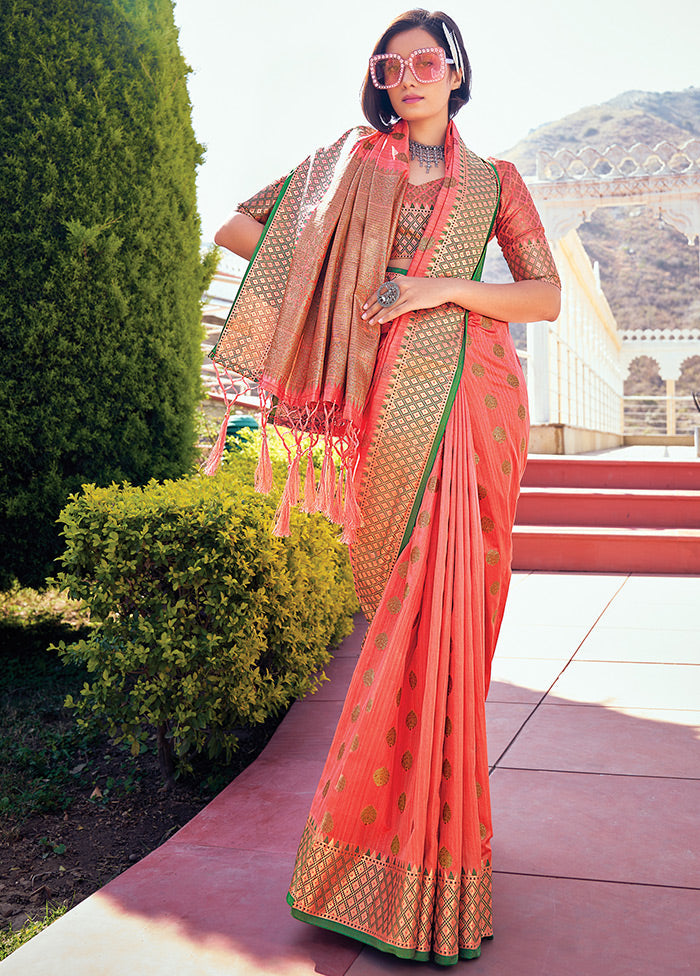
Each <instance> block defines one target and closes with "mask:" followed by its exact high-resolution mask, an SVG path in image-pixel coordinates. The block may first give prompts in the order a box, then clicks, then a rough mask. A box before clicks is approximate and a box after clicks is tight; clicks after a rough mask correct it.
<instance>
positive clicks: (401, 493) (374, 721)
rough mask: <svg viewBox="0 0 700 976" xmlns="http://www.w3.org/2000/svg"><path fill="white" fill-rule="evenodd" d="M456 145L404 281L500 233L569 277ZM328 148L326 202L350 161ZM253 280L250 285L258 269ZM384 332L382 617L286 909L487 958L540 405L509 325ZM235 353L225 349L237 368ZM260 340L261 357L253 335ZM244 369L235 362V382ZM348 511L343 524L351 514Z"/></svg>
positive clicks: (499, 183) (364, 586) (361, 585)
mask: <svg viewBox="0 0 700 976" xmlns="http://www.w3.org/2000/svg"><path fill="white" fill-rule="evenodd" d="M344 138H346V139H347V137H344ZM352 138H357V136H356V135H355V136H353V137H352ZM363 138H366V137H365V136H363V135H361V136H360V140H362V139H363ZM369 138H370V139H372V138H374V137H373V136H370V137H369ZM336 145H338V144H336ZM342 145H343V147H345V148H343V150H342V152H346V151H347V150H346V147H347V141H346V142H343V143H342ZM445 148H446V175H445V180H444V181H443V185H442V187H441V189H440V191H439V194H438V199H437V201H436V204H435V207H434V210H433V213H432V216H431V218H430V220H429V222H428V225H427V227H426V231H425V236H424V238H423V240H422V241H421V242H420V244H419V247H418V249H417V251H416V254H415V256H414V258H413V259H412V261H411V265H410V267H409V269H408V274H409V275H416V276H419V275H435V276H439V275H442V276H449V275H454V276H460V277H472V276H478V274H479V271H480V266H481V264H482V262H483V254H484V250H485V246H486V242H487V240H488V239H489V237H490V236H492V234H493V232H494V229H495V230H496V233H497V236H498V238H499V243H500V244H501V246H502V249H503V251H504V254H505V255H506V259H507V260H508V263H509V265H510V266H511V270H513V272H514V276H517V277H519V278H523V277H531V278H545V279H547V280H552V281H556V280H558V279H556V271H555V269H554V267H553V263H552V260H551V255H550V254H549V250H548V248H547V245H546V241H545V240H544V234H543V231H542V228H541V224H540V223H539V220H538V218H537V217H536V213H535V212H534V208H533V207H532V203H531V200H530V198H529V194H527V190H526V189H525V188H524V184H523V183H522V180H520V178H519V176H518V175H517V172H516V171H515V170H514V168H513V167H510V166H509V164H503V163H499V164H498V165H497V166H496V165H494V164H492V163H488V162H486V161H484V160H481V159H479V158H478V157H477V156H475V155H474V154H473V153H471V152H470V151H469V150H468V149H467V148H466V147H465V146H464V144H463V143H462V141H461V139H460V138H459V136H458V134H457V132H456V129H455V127H454V125H453V123H451V124H450V129H449V130H448V137H447V140H446V147H445ZM333 157H335V162H334V163H333V165H332V166H331V167H330V169H329V173H330V174H332V175H331V176H330V178H329V179H326V181H325V185H326V187H327V188H329V189H328V192H331V193H332V192H333V181H334V180H335V181H336V186H337V185H338V181H339V177H338V168H337V164H338V160H339V158H340V154H339V153H338V152H332V153H331V154H330V155H329V157H328V158H329V159H331V158H333ZM401 162H404V161H401V160H399V163H401ZM406 167H407V161H405V163H404V170H403V171H404V172H405V169H406ZM313 168H314V165H313V162H312V163H310V164H309V167H308V169H307V170H306V172H305V175H304V179H305V181H306V185H309V172H311V171H312V170H313ZM340 169H341V170H342V171H343V172H344V170H343V166H342V164H340ZM399 172H400V169H399ZM341 179H342V174H341ZM312 182H313V181H312ZM403 183H404V184H405V178H404V180H403ZM290 185H291V184H290V183H288V184H287V191H288V189H289V186H290ZM281 189H282V190H283V187H281V186H280V185H276V186H273V187H272V188H269V189H267V190H266V191H263V192H262V195H261V196H260V198H259V199H257V200H256V199H255V198H254V199H253V201H250V202H248V204H247V205H243V206H242V209H244V210H246V211H247V212H249V213H251V214H252V215H253V216H256V217H257V218H258V219H262V220H264V221H265V222H266V227H267V230H266V233H265V236H264V239H263V243H262V245H261V249H260V251H259V252H258V254H257V255H256V257H254V259H253V265H254V264H255V261H256V260H260V253H261V252H262V253H263V258H262V261H261V266H262V268H264V271H263V273H262V274H261V275H260V279H261V283H262V284H254V285H252V287H251V289H250V290H251V291H252V295H251V297H250V299H246V301H250V302H251V303H255V302H259V301H260V288H261V287H263V286H264V287H267V289H268V291H267V295H268V299H267V300H268V301H269V288H270V286H269V282H268V275H269V274H270V273H271V270H272V268H273V267H278V264H279V251H280V247H279V244H278V243H277V244H275V242H276V241H277V242H278V241H279V234H278V235H277V236H275V234H274V227H275V222H276V221H278V220H279V221H280V224H279V225H278V226H284V225H285V221H286V222H287V223H286V226H287V227H288V228H291V227H292V226H294V220H298V219H299V214H300V213H301V214H302V216H303V213H304V211H303V207H300V205H299V199H304V195H303V193H300V194H299V196H298V198H296V199H295V198H294V197H292V198H289V199H287V205H285V199H286V194H285V192H284V191H283V192H282V195H281V196H280V190H281ZM401 191H402V182H401V180H400V179H399V181H398V182H395V183H394V185H393V186H392V187H391V190H390V192H388V193H387V194H386V197H385V199H384V201H383V203H382V205H381V206H380V207H379V209H378V211H377V212H376V213H373V212H372V208H370V209H369V211H368V212H367V213H366V214H365V224H366V226H367V225H369V231H370V232H372V230H373V228H374V225H375V224H376V223H382V221H384V223H385V224H386V226H388V227H389V232H388V234H387V233H385V234H384V237H383V238H382V244H381V247H380V253H379V258H378V267H379V268H380V269H381V270H382V277H381V278H380V279H379V280H383V272H384V271H385V269H386V266H387V259H388V248H389V247H390V245H391V239H392V233H393V231H392V228H395V226H396V219H397V206H398V205H400V200H401ZM273 200H274V202H273ZM397 200H398V205H397ZM317 206H320V207H321V209H323V206H324V205H323V204H317ZM280 211H281V214H280ZM307 226H308V225H307ZM271 230H272V231H273V234H272V237H270V232H271ZM266 241H267V242H268V244H267V245H266V243H265V242H266ZM326 253H327V252H326ZM382 264H383V267H382ZM251 274H252V275H253V281H255V280H256V279H255V268H253V271H252V272H251ZM244 284H245V282H244ZM376 287H377V279H375V280H374V281H373V282H370V281H368V280H365V279H364V278H363V276H362V274H361V273H360V274H357V275H356V280H355V284H354V294H356V295H357V297H358V298H359V300H360V303H362V302H364V300H365V298H366V295H367V294H368V293H369V291H371V290H374V289H376ZM316 294H318V289H317V290H316ZM281 301H284V298H282V299H281ZM312 301H313V299H312ZM245 304H246V302H245V301H244V302H243V304H242V306H241V309H242V310H241V311H240V312H239V313H238V322H239V324H238V325H237V326H236V327H235V328H234V329H233V330H232V332H233V335H234V344H237V348H240V347H241V346H242V344H244V343H245V342H246V341H248V340H247V339H246V328H247V326H246V324H245V323H246V322H249V321H251V319H250V313H249V310H248V311H246V310H245ZM234 317H235V316H234ZM270 319H271V320H273V319H274V322H273V324H272V327H271V329H269V330H268V333H269V341H270V342H271V343H273V342H274V335H273V334H272V333H273V331H274V328H275V322H276V321H277V320H276V319H275V317H274V314H272V315H271V316H270ZM224 334H225V333H224ZM222 338H223V336H222ZM373 341H374V342H375V345H374V348H373V349H372V351H371V353H370V355H369V356H368V361H370V362H371V365H372V368H371V376H370V379H369V382H368V384H367V392H366V394H365V396H364V400H363V403H362V405H361V410H360V414H359V416H360V420H359V425H358V427H357V449H356V452H355V458H354V461H353V464H354V467H353V469H352V470H351V471H348V472H346V474H345V478H346V485H347V484H348V483H350V482H353V488H354V490H355V491H356V493H357V503H358V508H359V512H360V519H359V520H358V525H357V528H356V532H355V534H354V538H353V542H352V545H351V549H350V553H351V560H352V564H353V572H354V576H355V583H356V589H357V593H358V598H359V600H360V603H361V606H362V609H363V611H364V612H365V614H366V616H367V617H368V618H369V620H370V625H369V629H368V631H367V634H366V637H365V640H364V644H363V647H362V651H361V654H360V657H359V660H358V664H357V667H356V669H355V672H354V674H353V677H352V680H351V683H350V687H349V691H348V695H347V698H346V700H345V703H344V706H343V710H342V714H341V717H340V720H339V722H338V726H337V729H336V732H335V735H334V738H333V742H332V745H331V749H330V752H329V754H328V758H327V760H326V763H325V766H324V770H323V774H322V777H321V780H320V782H319V786H318V789H317V792H316V794H315V796H314V799H313V802H312V805H311V809H310V812H309V816H308V819H307V822H306V826H305V828H304V831H303V835H302V838H301V841H300V845H299V850H298V853H297V857H296V863H295V868H294V873H293V877H292V881H291V884H290V889H289V894H288V896H287V900H288V902H289V905H290V907H291V911H292V914H293V915H294V916H295V917H296V918H298V919H300V920H303V921H306V922H311V923H313V924H316V925H319V926H321V927H324V928H328V929H332V930H334V931H337V932H341V933H344V934H346V935H349V936H351V937H353V938H355V939H357V940H359V941H361V942H364V943H367V944H369V945H372V946H375V947H377V948H379V949H382V950H384V951H388V952H392V953H394V954H395V955H397V956H399V957H402V958H407V959H408V958H411V959H415V960H428V959H430V958H433V959H434V960H435V961H436V962H438V963H441V964H444V965H451V964H454V963H456V962H457V961H458V960H459V959H460V958H463V959H464V958H473V957H476V956H478V955H479V954H480V946H481V942H482V940H483V939H485V938H490V937H491V936H492V934H493V928H492V907H491V848H490V840H491V836H492V823H491V813H490V799H489V782H488V772H489V770H488V761H487V753H486V721H485V699H486V694H487V691H488V684H489V676H490V666H491V659H492V656H493V652H494V649H495V644H496V639H497V636H498V630H499V627H500V623H501V619H502V616H503V610H504V607H505V600H506V595H507V591H508V584H509V579H510V561H511V531H512V525H513V520H514V514H515V505H516V502H517V497H518V490H519V481H520V476H521V473H522V470H523V468H524V465H525V461H526V449H527V435H528V414H527V400H526V392H525V386H524V381H523V376H522V371H521V368H520V364H519V360H518V357H517V354H516V352H515V349H514V347H513V344H512V342H511V340H510V336H509V333H508V326H507V324H506V323H504V322H496V321H492V320H490V319H488V318H485V317H482V316H478V315H473V314H471V313H470V314H469V315H466V314H465V311H464V309H462V308H460V307H458V306H455V305H445V306H440V307H439V308H437V309H428V310H421V311H418V312H412V313H408V314H407V315H404V316H401V317H400V318H399V319H397V320H395V321H394V322H393V323H392V325H391V328H390V329H388V331H387V333H386V335H385V336H383V337H382V336H381V335H377V336H376V337H375V338H374V339H373ZM226 347H227V343H226V342H220V345H219V347H217V354H219V355H220V356H222V358H223V359H224V360H225V359H226V353H225V349H226ZM252 347H253V348H255V349H256V350H257V355H258V357H260V356H261V353H260V348H259V347H260V342H259V341H254V342H252ZM241 358H242V357H241V356H240V355H238V354H236V356H233V357H231V358H229V360H228V361H229V362H230V364H231V365H232V366H233V368H236V369H238V370H239V371H242V370H240V368H239V367H240V365H241ZM243 358H245V357H243ZM243 365H244V366H245V365H246V364H245V363H243ZM248 368H249V366H248ZM263 373H264V368H260V369H258V372H257V375H263ZM339 402H340V401H339ZM297 476H298V475H297ZM336 515H337V516H338V517H337V518H336V520H337V521H340V520H341V518H340V512H339V508H336Z"/></svg>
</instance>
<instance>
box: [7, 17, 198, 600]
mask: <svg viewBox="0 0 700 976" xmlns="http://www.w3.org/2000/svg"><path fill="white" fill-rule="evenodd" d="M188 70H189V69H188V68H187V65H186V64H185V62H184V60H183V57H182V55H181V53H180V51H179V49H178V41H177V30H176V28H175V25H174V22H173V10H172V2H171V0H138V2H137V0H123V2H120V0H61V2H60V3H56V2H55V0H12V2H11V3H9V4H3V7H2V16H1V17H0V102H2V106H3V111H2V112H1V113H0V143H1V144H2V146H3V152H2V154H0V211H1V212H2V217H3V225H2V234H1V235H0V280H2V301H1V302H0V345H1V346H2V350H3V355H2V359H1V361H0V402H2V405H3V408H2V411H1V412H0V442H1V443H2V457H1V459H0V584H7V583H8V582H9V581H10V580H11V578H12V576H13V575H16V576H17V577H18V578H19V579H20V580H21V581H22V582H25V583H30V584H33V585H41V584H42V583H43V580H44V577H45V576H46V574H47V572H50V571H51V564H52V560H53V558H54V557H55V555H56V554H57V553H58V551H59V549H60V540H59V537H58V531H57V528H56V518H57V516H58V513H59V511H60V509H61V507H62V506H63V505H64V504H65V502H66V499H67V498H68V495H69V494H70V493H71V492H75V491H77V490H79V488H80V485H81V484H82V483H83V482H86V481H90V482H95V483H99V484H102V485H107V484H109V483H110V482H111V481H113V480H115V481H122V480H129V481H134V482H138V483H140V484H144V483H145V482H146V481H148V479H149V478H151V477H156V478H176V477H179V476H180V475H182V474H184V473H186V472H187V471H189V470H190V469H191V464H192V458H193V450H194V440H195V423H194V416H195V410H196V405H197V402H198V400H199V394H200V381H199V368H200V365H201V352H200V341H201V328H200V297H201V293H202V290H203V288H204V287H205V284H206V282H207V280H208V279H209V277H210V275H211V272H212V270H213V264H214V257H213V254H209V255H207V256H206V257H205V258H204V259H202V257H201V256H200V223H199V216H198V214H197V208H196V197H195V172H196V167H197V165H198V164H199V163H200V162H201V159H202V147H201V146H200V145H199V144H198V143H197V141H196V139H195V137H194V133H193V131H192V125H191V121H190V102H189V97H188V94H187V87H186V76H187V72H188Z"/></svg>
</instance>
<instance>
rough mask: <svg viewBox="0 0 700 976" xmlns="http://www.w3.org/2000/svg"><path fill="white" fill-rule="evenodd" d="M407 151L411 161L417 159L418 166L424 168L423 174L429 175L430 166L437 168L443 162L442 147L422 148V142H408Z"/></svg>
mask: <svg viewBox="0 0 700 976" xmlns="http://www.w3.org/2000/svg"><path fill="white" fill-rule="evenodd" d="M408 149H409V152H410V153H411V159H417V160H418V165H419V166H421V167H425V172H426V173H429V172H430V168H431V166H437V165H438V164H439V163H444V162H445V147H444V146H424V145H423V143H422V142H413V140H412V139H409V141H408Z"/></svg>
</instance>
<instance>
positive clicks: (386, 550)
mask: <svg viewBox="0 0 700 976" xmlns="http://www.w3.org/2000/svg"><path fill="white" fill-rule="evenodd" d="M408 162H409V160H408V126H407V124H406V123H405V122H403V121H400V122H399V123H397V125H396V126H394V128H393V129H392V130H391V132H390V133H388V134H383V133H379V132H376V131H375V130H373V129H368V128H361V129H354V130H350V131H349V132H347V133H345V134H344V135H343V136H342V137H341V138H340V139H339V140H338V141H337V142H336V143H334V144H333V145H332V146H329V147H327V148H325V149H322V150H319V151H317V152H316V153H314V154H312V155H311V156H310V157H308V159H306V160H305V161H304V162H303V163H302V164H301V165H300V166H298V167H297V168H296V169H295V170H294V171H293V173H292V174H290V176H289V177H288V178H287V180H286V181H285V183H284V185H283V188H282V191H281V193H280V196H279V198H278V200H277V202H276V204H275V206H274V207H273V209H272V212H271V214H270V216H269V218H268V221H267V224H266V226H265V230H264V232H263V236H262V238H261V241H260V243H259V245H258V247H257V249H256V251H255V253H254V255H253V258H252V260H251V262H250V264H249V266H248V269H247V271H246V274H245V276H244V278H243V281H242V283H241V287H240V289H239V292H238V294H237V296H236V299H235V300H234V303H233V306H232V308H231V311H230V313H229V315H228V318H227V321H226V324H225V326H224V329H223V331H222V334H221V336H220V338H219V341H218V343H217V345H216V347H215V350H214V352H213V353H212V359H213V361H214V363H215V364H217V365H218V366H221V367H223V368H225V369H226V370H232V371H235V372H237V373H239V374H241V375H242V376H244V377H248V378H249V379H250V380H253V381H256V382H257V383H258V388H259V392H260V397H261V407H262V427H263V445H262V450H261V457H260V462H259V464H258V469H257V471H256V487H257V488H258V489H259V490H261V491H269V489H270V487H271V483H272V481H271V466H270V461H269V453H268V450H267V424H268V423H269V422H270V421H271V422H272V423H273V424H274V425H275V426H276V427H277V428H278V430H280V428H283V429H284V430H286V431H287V432H288V433H291V436H292V442H291V444H289V443H288V441H289V437H288V436H287V438H286V440H285V445H286V446H287V451H288V455H289V472H288V477H287V481H286V484H285V488H284V492H283V494H282V499H281V502H280V506H279V509H278V513H277V521H276V526H275V531H276V532H277V534H286V533H287V532H288V531H289V513H290V508H291V507H292V506H293V505H295V504H298V503H299V502H301V507H302V508H303V509H304V510H307V511H314V510H315V511H320V512H323V513H324V514H325V515H326V516H327V517H329V518H330V519H332V520H333V521H335V522H337V523H338V524H340V525H342V526H343V527H344V535H343V538H344V539H345V541H347V542H348V543H349V544H350V552H351V558H352V562H353V572H354V575H355V584H356V589H357V594H358V598H359V600H360V604H361V606H362V609H363V611H364V612H365V614H366V615H367V616H368V617H371V616H372V614H373V613H374V611H375V609H376V607H377V606H378V604H379V601H380V599H381V595H382V592H383V590H384V587H385V585H386V581H387V580H388V578H389V575H390V573H391V570H392V567H393V565H394V563H395V561H396V559H397V557H398V555H399V553H400V552H401V549H402V547H403V545H404V544H405V541H406V540H407V538H408V536H409V535H410V531H411V528H412V525H413V523H414V522H415V517H416V512H417V509H418V506H419V503H420V498H421V497H422V493H423V490H424V488H425V481H426V480H427V477H428V474H429V471H430V467H431V465H432V461H433V460H434V457H435V453H436V451H437V446H438V445H439V442H440V439H441V437H442V433H443V432H444V429H445V425H446V423H447V417H448V416H449V412H450V409H451V406H452V401H453V400H454V394H455V391H456V389H457V386H458V383H459V379H460V376H461V365H462V362H463V357H464V341H465V327H466V314H465V310H464V309H463V308H461V307H460V306H458V305H454V304H451V303H450V304H447V305H442V306H440V307H438V308H433V309H423V310H420V311H416V312H410V313H407V314H405V315H402V316H401V317H400V318H398V319H397V320H395V321H394V323H393V325H392V329H391V333H390V338H389V339H388V340H387V341H386V342H385V344H384V346H383V348H382V351H381V354H380V355H379V357H378V356H377V350H378V347H379V336H380V330H379V326H376V325H375V326H370V325H368V323H366V322H365V321H363V320H362V317H361V316H362V306H363V304H364V302H365V301H366V299H367V298H368V296H369V295H370V294H371V293H372V292H374V291H375V290H376V288H377V287H378V286H379V284H381V282H382V281H384V279H385V274H386V268H387V264H388V263H389V254H390V251H391V246H392V242H393V238H394V235H395V232H396V225H397V222H398V217H399V213H400V208H401V203H402V200H403V195H404V190H405V184H406V181H407V177H408ZM499 191H500V187H499V181H498V175H497V173H496V170H495V168H494V167H493V166H492V165H491V164H490V163H487V162H486V161H484V160H482V159H480V158H479V157H478V156H476V155H475V154H474V153H472V152H471V151H470V150H468V149H467V148H466V146H465V145H464V143H463V142H462V140H461V138H460V137H459V134H458V132H457V129H456V127H455V125H454V123H453V122H450V124H449V126H448V130H447V135H446V141H445V179H444V181H443V185H442V187H441V189H440V193H439V196H438V199H437V202H436V205H435V208H434V210H433V213H432V216H431V218H430V220H429V223H428V226H427V227H426V231H425V235H424V237H423V239H422V240H421V241H420V243H419V246H418V249H417V251H416V254H415V256H414V258H413V260H412V262H411V265H410V267H409V269H408V274H409V275H417V276H435V277H437V276H445V277H448V276H458V277H466V278H471V277H473V276H478V274H480V270H481V266H482V264H483V258H484V254H485V249H486V244H487V242H488V239H489V237H490V233H491V229H492V227H493V223H494V220H495V216H496V212H497V209H498V201H499ZM233 402H234V401H233V400H231V401H230V402H229V403H228V405H227V417H226V420H227V419H228V412H230V409H231V406H232V405H233ZM226 420H225V421H224V424H223V425H222V431H221V433H220V435H219V440H218V441H217V444H216V445H215V447H214V449H213V451H212V455H211V457H210V460H209V462H208V465H207V468H206V469H205V470H206V471H207V473H213V471H214V470H215V469H216V465H217V462H218V459H219V458H220V455H221V452H222V450H223V444H224V439H225V427H226ZM280 432H282V431H281V430H280ZM321 436H323V438H324V445H325V446H324V459H323V465H322V471H321V477H320V479H319V483H318V485H316V479H315V472H314V469H313V461H312V458H311V451H312V448H313V447H314V446H315V444H316V442H317V441H318V439H319V437H321ZM283 439H284V435H283ZM304 461H305V462H306V478H305V485H304V490H303V494H302V492H300V485H299V476H300V468H301V465H302V463H303V462H304ZM336 466H337V469H338V470H336Z"/></svg>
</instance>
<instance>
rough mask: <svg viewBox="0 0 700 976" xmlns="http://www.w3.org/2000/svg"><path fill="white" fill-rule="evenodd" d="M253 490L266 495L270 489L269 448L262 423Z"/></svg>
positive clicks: (265, 428) (265, 430)
mask: <svg viewBox="0 0 700 976" xmlns="http://www.w3.org/2000/svg"><path fill="white" fill-rule="evenodd" d="M255 490H256V491H259V492H261V493H262V494H263V495H267V494H268V492H270V491H271V490H272V462H271V461H270V448H269V446H268V443H267V427H266V426H265V424H263V429H262V444H261V445H260V458H259V460H258V466H257V468H256V469H255Z"/></svg>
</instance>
